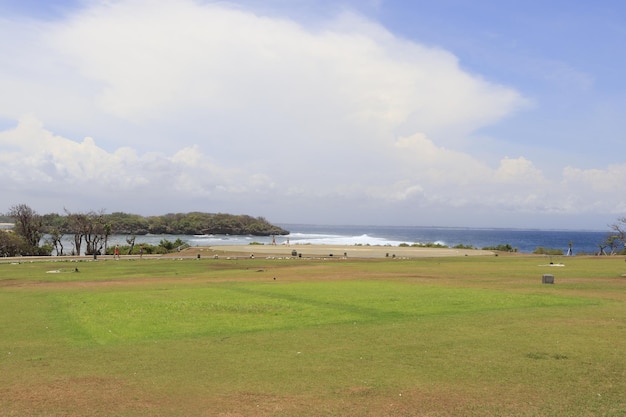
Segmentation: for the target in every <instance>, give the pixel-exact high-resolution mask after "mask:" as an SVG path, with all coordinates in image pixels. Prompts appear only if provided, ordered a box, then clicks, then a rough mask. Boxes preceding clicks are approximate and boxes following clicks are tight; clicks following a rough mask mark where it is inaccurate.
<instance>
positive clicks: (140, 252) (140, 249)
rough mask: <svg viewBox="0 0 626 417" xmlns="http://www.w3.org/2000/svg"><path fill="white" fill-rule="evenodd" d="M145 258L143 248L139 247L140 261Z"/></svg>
mask: <svg viewBox="0 0 626 417" xmlns="http://www.w3.org/2000/svg"><path fill="white" fill-rule="evenodd" d="M141 258H143V246H139V259H141Z"/></svg>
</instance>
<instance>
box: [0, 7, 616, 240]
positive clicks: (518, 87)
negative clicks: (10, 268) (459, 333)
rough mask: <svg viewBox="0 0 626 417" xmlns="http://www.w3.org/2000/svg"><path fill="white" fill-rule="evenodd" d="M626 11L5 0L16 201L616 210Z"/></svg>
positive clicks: (303, 211) (349, 214)
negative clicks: (8, 40) (9, 40)
mask: <svg viewBox="0 0 626 417" xmlns="http://www.w3.org/2000/svg"><path fill="white" fill-rule="evenodd" d="M625 9H626V5H623V3H622V2H619V1H596V2H586V1H585V2H583V1H567V2H566V1H551V2H540V1H523V2H522V1H494V0H490V1H481V0H476V1H460V0H441V1H437V2H432V1H412V2H408V1H398V0H392V1H386V0H371V1H352V0H349V1H344V2H338V1H309V0H301V1H297V0H292V1H286V0H273V1H272V0H269V1H261V0H242V1H230V2H226V1H192V0H151V1H148V0H109V1H104V0H75V1H52V2H50V1H46V2H44V1H17V0H15V1H14V0H0V36H2V38H3V39H11V42H3V43H2V45H0V60H1V61H0V89H2V91H3V95H2V97H0V159H1V160H0V164H1V167H0V175H2V178H4V179H5V180H4V181H3V183H2V184H0V192H2V194H3V196H5V197H3V201H5V204H6V207H0V211H3V210H8V209H9V207H10V206H11V205H13V204H18V203H26V204H29V205H31V206H32V207H33V208H35V209H36V210H38V211H40V212H62V211H63V209H64V208H67V209H70V210H73V211H81V210H84V211H87V210H99V209H104V210H106V211H108V212H111V211H127V212H136V213H140V214H162V213H165V212H172V211H192V210H201V211H209V212H216V211H223V212H231V213H247V214H251V215H259V216H264V217H266V218H268V219H270V220H271V221H274V222H294V223H327V224H382V225H386V224H395V225H421V226H434V225H438V226H472V227H533V228H534V227H537V228H569V229H603V228H606V226H607V224H610V223H612V222H613V221H614V220H615V219H616V218H617V217H621V216H623V215H624V212H625V211H626V193H625V192H624V191H626V181H625V180H624V178H626V161H625V160H624V155H625V154H626V140H624V139H625V138H624V136H625V134H624V132H625V131H626V121H625V118H624V116H623V113H624V112H623V109H624V108H625V107H626V106H625V105H626V83H625V82H624V80H623V74H624V73H626V71H625V70H626V68H625V66H626V65H625V63H624V58H623V56H624V54H623V52H622V49H623V45H624V44H626V18H625V17H624V16H626V13H624V12H625V11H626V10H625Z"/></svg>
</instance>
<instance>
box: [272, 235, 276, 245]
mask: <svg viewBox="0 0 626 417" xmlns="http://www.w3.org/2000/svg"><path fill="white" fill-rule="evenodd" d="M275 244H276V236H274V235H272V245H275Z"/></svg>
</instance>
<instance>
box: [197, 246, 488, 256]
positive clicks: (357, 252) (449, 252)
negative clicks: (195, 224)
mask: <svg viewBox="0 0 626 417" xmlns="http://www.w3.org/2000/svg"><path fill="white" fill-rule="evenodd" d="M187 251H193V252H197V253H198V254H200V255H202V254H203V252H204V253H205V254H206V255H212V256H215V255H218V256H238V257H239V256H246V257H250V256H252V255H254V257H292V256H296V257H303V258H331V257H332V258H344V257H347V258H435V257H446V256H493V255H494V252H492V251H485V250H477V249H452V248H421V247H398V246H357V245H346V246H341V245H289V246H287V245H223V246H222V245H219V246H210V247H206V248H202V247H194V248H189V249H187V250H186V252H187ZM294 251H295V252H294ZM207 252H208V253H207ZM294 253H295V255H294Z"/></svg>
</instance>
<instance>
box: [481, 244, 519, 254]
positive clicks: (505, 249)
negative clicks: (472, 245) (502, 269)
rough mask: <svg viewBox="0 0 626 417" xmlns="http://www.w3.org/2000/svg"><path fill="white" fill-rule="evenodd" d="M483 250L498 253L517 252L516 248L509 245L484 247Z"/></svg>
mask: <svg viewBox="0 0 626 417" xmlns="http://www.w3.org/2000/svg"><path fill="white" fill-rule="evenodd" d="M483 250H494V251H499V252H517V248H514V247H512V246H511V245H509V244H508V243H507V244H504V245H498V246H485V247H484V248H483Z"/></svg>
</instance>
